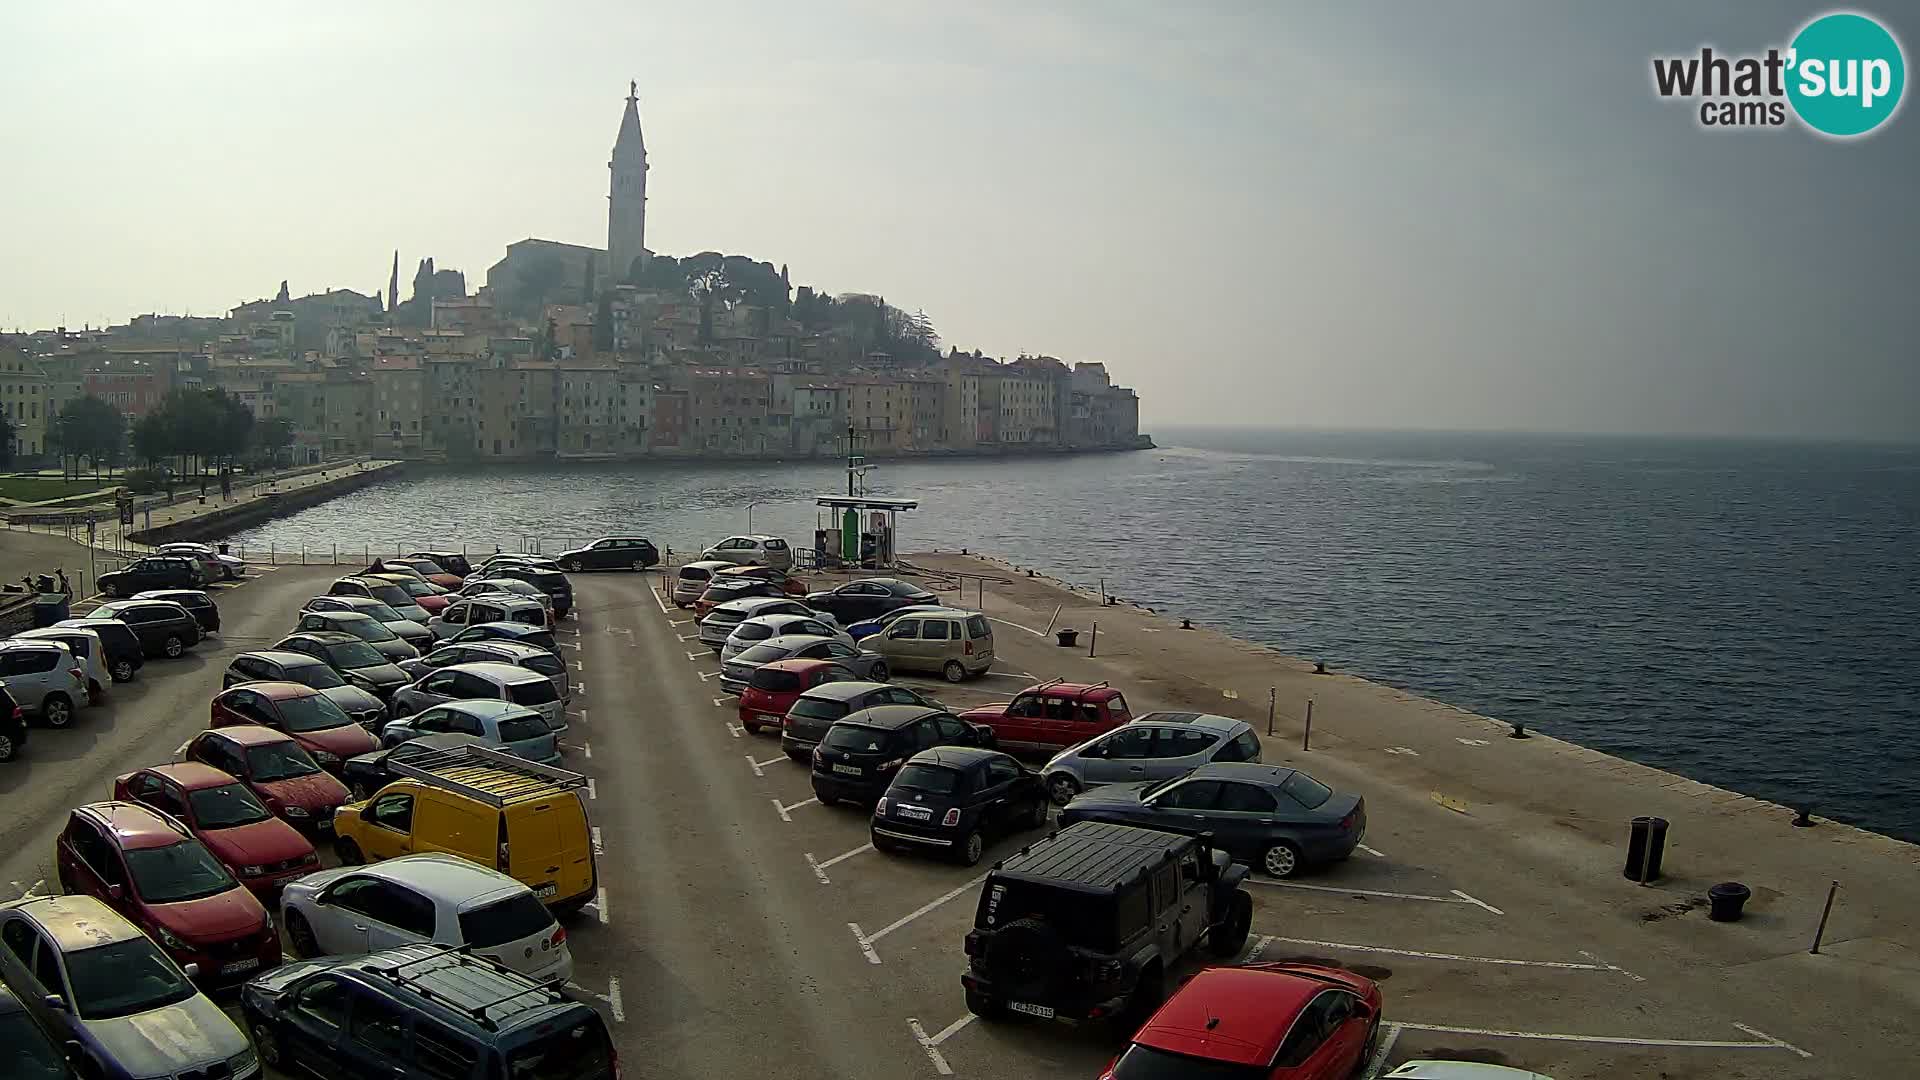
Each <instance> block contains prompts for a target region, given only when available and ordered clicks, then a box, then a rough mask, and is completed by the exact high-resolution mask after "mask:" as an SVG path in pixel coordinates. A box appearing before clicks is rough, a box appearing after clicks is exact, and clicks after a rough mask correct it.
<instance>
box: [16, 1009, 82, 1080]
mask: <svg viewBox="0 0 1920 1080" xmlns="http://www.w3.org/2000/svg"><path fill="white" fill-rule="evenodd" d="M0 1076H4V1077H7V1078H8V1080H73V1070H72V1069H70V1068H68V1067H67V1059H66V1056H65V1054H63V1053H62V1052H61V1050H60V1048H59V1047H57V1046H55V1045H54V1044H53V1040H52V1039H49V1038H48V1037H47V1033H46V1032H44V1031H42V1030H40V1025H39V1024H37V1023H35V1022H34V1019H33V1016H32V1015H31V1014H30V1013H28V1012H27V1007H26V1006H25V1005H22V1004H21V1003H20V999H19V998H17V997H14V996H13V994H12V993H10V992H8V991H7V989H6V988H5V987H0Z"/></svg>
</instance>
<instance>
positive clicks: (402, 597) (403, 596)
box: [367, 582, 413, 607]
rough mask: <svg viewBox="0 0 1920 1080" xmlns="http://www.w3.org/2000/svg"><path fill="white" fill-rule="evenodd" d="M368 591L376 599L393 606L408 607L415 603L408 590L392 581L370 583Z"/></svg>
mask: <svg viewBox="0 0 1920 1080" xmlns="http://www.w3.org/2000/svg"><path fill="white" fill-rule="evenodd" d="M367 592H368V593H369V594H370V595H371V596H372V597H373V598H374V599H375V600H378V601H380V602H381V603H383V604H387V605H390V606H392V607H406V606H407V605H409V604H411V603H413V597H411V596H408V595H407V590H405V589H403V588H401V587H400V586H398V585H395V584H393V583H392V582H383V583H381V584H379V585H369V586H367Z"/></svg>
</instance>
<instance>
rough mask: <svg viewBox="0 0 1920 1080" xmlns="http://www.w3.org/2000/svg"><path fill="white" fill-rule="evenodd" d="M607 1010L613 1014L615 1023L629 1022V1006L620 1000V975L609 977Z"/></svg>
mask: <svg viewBox="0 0 1920 1080" xmlns="http://www.w3.org/2000/svg"><path fill="white" fill-rule="evenodd" d="M607 1008H608V1009H610V1010H612V1012H613V1022H614V1023H616V1024H624V1023H626V1022H627V1006H626V1003H625V1002H624V1001H622V1000H621V999H620V976H618V975H613V976H609V977H608V979H607Z"/></svg>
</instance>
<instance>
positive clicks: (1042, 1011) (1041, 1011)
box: [1007, 1001, 1053, 1020]
mask: <svg viewBox="0 0 1920 1080" xmlns="http://www.w3.org/2000/svg"><path fill="white" fill-rule="evenodd" d="M1007 1011H1008V1012H1017V1013H1025V1014H1027V1015H1028V1016H1037V1017H1039V1018H1040V1019H1042V1020H1051V1019H1053V1006H1051V1005H1029V1004H1027V1003H1026V1002H1024V1001H1009V1002H1007Z"/></svg>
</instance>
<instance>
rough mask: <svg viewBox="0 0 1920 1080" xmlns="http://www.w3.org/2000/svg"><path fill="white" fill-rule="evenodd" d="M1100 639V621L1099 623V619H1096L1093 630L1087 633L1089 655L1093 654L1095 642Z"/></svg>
mask: <svg viewBox="0 0 1920 1080" xmlns="http://www.w3.org/2000/svg"><path fill="white" fill-rule="evenodd" d="M1099 640H1100V623H1099V620H1095V621H1094V624H1093V632H1092V633H1090V634H1088V635H1087V656H1088V657H1092V656H1093V646H1094V643H1095V642H1097V641H1099Z"/></svg>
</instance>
